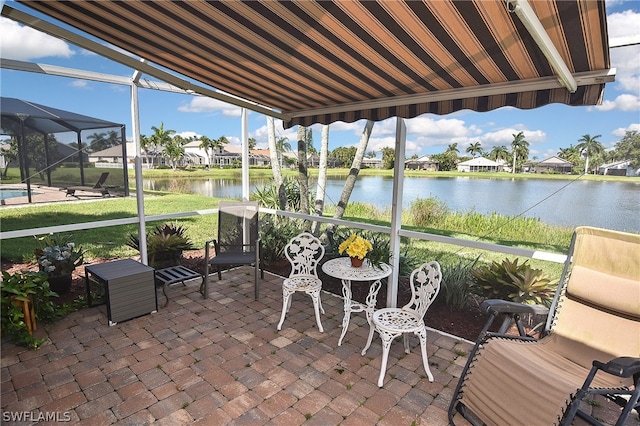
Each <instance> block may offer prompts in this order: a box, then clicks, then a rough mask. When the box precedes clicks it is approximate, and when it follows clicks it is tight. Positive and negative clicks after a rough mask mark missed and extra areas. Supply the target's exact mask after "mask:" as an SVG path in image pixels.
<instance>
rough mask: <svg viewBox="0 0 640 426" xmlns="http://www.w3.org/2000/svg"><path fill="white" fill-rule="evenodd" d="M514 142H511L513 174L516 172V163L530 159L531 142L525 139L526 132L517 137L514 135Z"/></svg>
mask: <svg viewBox="0 0 640 426" xmlns="http://www.w3.org/2000/svg"><path fill="white" fill-rule="evenodd" d="M511 136H513V142H511V155H512V156H513V169H511V173H515V172H516V161H517V160H526V159H527V158H528V157H529V142H527V141H526V140H525V138H524V132H519V133H518V134H517V135H514V134H512V135H511Z"/></svg>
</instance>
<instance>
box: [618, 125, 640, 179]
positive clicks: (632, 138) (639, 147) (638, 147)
mask: <svg viewBox="0 0 640 426" xmlns="http://www.w3.org/2000/svg"><path fill="white" fill-rule="evenodd" d="M615 152H616V157H617V158H619V159H620V160H630V161H631V167H633V168H634V169H636V170H637V169H639V168H640V133H639V132H637V131H636V130H627V131H626V132H625V134H624V137H623V138H622V139H621V140H620V142H617V143H616V145H615Z"/></svg>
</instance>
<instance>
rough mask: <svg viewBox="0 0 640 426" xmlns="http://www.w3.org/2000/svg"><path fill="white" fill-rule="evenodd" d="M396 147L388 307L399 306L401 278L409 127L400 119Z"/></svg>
mask: <svg viewBox="0 0 640 426" xmlns="http://www.w3.org/2000/svg"><path fill="white" fill-rule="evenodd" d="M396 120H397V121H396V145H395V158H394V163H393V194H392V199H391V232H390V243H389V250H390V251H391V253H390V257H391V267H392V268H391V275H390V276H389V278H388V280H389V282H388V283H387V307H388V308H395V307H396V306H397V304H398V278H399V277H400V228H402V189H403V183H404V154H405V149H404V147H405V145H406V142H407V126H406V124H405V123H404V120H403V119H402V118H400V117H398V118H396Z"/></svg>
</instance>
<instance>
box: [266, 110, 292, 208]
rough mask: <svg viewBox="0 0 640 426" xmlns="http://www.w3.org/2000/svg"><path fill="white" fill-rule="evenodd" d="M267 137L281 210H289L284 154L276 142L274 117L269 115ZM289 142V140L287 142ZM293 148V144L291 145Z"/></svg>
mask: <svg viewBox="0 0 640 426" xmlns="http://www.w3.org/2000/svg"><path fill="white" fill-rule="evenodd" d="M267 139H268V141H269V157H270V158H271V172H272V173H273V181H274V183H275V185H276V189H277V191H278V204H279V206H278V207H279V209H280V210H287V193H286V191H285V187H284V180H283V179H282V169H281V166H282V162H281V158H282V154H281V152H280V151H279V150H278V144H277V142H276V126H275V120H274V118H273V117H269V116H267ZM287 144H288V142H287ZM289 149H291V145H289Z"/></svg>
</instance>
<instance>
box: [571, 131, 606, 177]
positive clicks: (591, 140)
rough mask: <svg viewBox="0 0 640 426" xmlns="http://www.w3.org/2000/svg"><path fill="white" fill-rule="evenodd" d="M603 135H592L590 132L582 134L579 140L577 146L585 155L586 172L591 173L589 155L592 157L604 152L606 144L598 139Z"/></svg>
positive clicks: (581, 153)
mask: <svg viewBox="0 0 640 426" xmlns="http://www.w3.org/2000/svg"><path fill="white" fill-rule="evenodd" d="M601 136H602V135H595V136H593V137H592V136H591V135H589V134H588V133H587V134H586V135H582V137H581V138H580V139H578V142H580V143H579V144H578V145H577V146H576V148H578V151H579V152H580V155H584V157H585V163H584V174H585V175H586V174H587V173H589V157H592V156H594V155H596V154H601V153H602V152H604V146H602V144H601V143H600V142H599V141H597V140H596V139H598V138H599V137H601Z"/></svg>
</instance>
